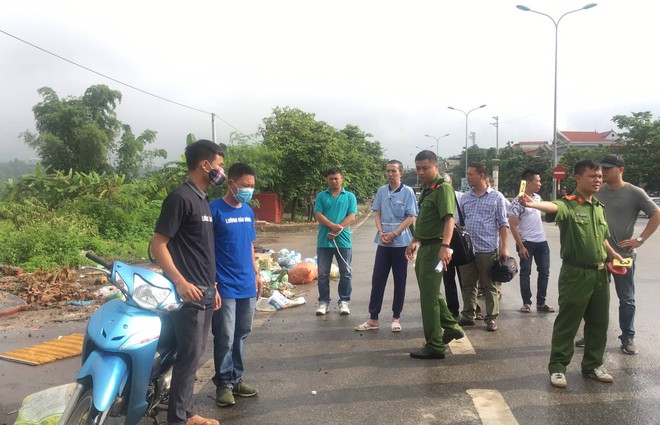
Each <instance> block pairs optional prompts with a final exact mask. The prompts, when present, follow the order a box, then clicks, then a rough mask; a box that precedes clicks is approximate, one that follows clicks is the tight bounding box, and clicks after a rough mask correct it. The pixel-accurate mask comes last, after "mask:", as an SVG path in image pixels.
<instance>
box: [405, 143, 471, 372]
mask: <svg viewBox="0 0 660 425" xmlns="http://www.w3.org/2000/svg"><path fill="white" fill-rule="evenodd" d="M415 167H416V169H417V175H418V176H419V179H420V180H421V181H422V182H423V183H424V185H423V186H422V188H423V192H422V194H421V196H420V198H419V215H418V216H417V221H416V222H415V229H414V232H413V236H414V237H413V240H412V242H411V243H410V245H408V248H406V256H407V257H408V259H410V260H412V259H414V258H415V254H417V260H416V261H415V275H416V276H417V284H418V285H419V298H420V304H421V307H422V324H423V327H424V338H425V340H426V343H425V345H424V347H423V348H422V349H421V350H419V351H414V352H412V353H410V357H412V358H415V359H444V358H445V344H448V343H449V342H450V341H452V340H453V339H460V338H463V337H464V336H465V333H463V330H462V329H461V327H460V326H459V325H458V323H456V319H454V316H453V315H452V314H451V311H449V308H447V302H446V301H445V298H444V297H443V296H442V293H440V283H441V282H442V271H443V270H446V269H447V264H448V263H449V261H450V260H451V249H449V242H450V241H451V237H452V234H453V231H454V217H453V214H454V208H455V195H454V189H453V188H452V187H451V185H449V184H448V183H445V182H444V181H443V180H442V178H441V177H440V174H439V173H438V158H437V157H436V155H435V153H433V152H431V151H428V150H424V151H421V152H420V153H418V154H417V156H416V157H415ZM440 263H441V266H442V269H441V270H440V272H437V271H436V266H438V264H440ZM443 330H444V332H443Z"/></svg>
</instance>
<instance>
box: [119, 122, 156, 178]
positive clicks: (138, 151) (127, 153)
mask: <svg viewBox="0 0 660 425" xmlns="http://www.w3.org/2000/svg"><path fill="white" fill-rule="evenodd" d="M122 127H123V130H124V132H123V134H122V136H121V140H120V142H119V146H118V148H117V161H116V166H115V170H116V172H117V173H118V174H123V175H125V176H126V179H127V180H128V181H133V180H135V179H136V178H137V177H138V176H139V174H140V170H141V169H143V168H145V167H150V166H151V165H152V164H153V159H154V158H163V159H166V158H167V151H166V150H165V149H153V150H147V149H145V147H146V145H148V144H150V143H153V142H154V141H155V140H156V132H155V131H153V130H145V131H144V132H143V133H142V134H141V135H140V136H138V137H135V135H134V134H133V132H132V131H131V127H130V126H129V125H127V124H124V125H123V126H122Z"/></svg>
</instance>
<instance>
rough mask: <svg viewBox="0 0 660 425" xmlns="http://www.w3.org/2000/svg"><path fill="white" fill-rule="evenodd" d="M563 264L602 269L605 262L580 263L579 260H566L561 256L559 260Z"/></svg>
mask: <svg viewBox="0 0 660 425" xmlns="http://www.w3.org/2000/svg"><path fill="white" fill-rule="evenodd" d="M561 261H562V262H563V263H564V264H567V265H569V266H573V267H579V268H581V269H590V270H604V269H605V263H580V262H579V261H573V260H567V259H565V258H562V260H561Z"/></svg>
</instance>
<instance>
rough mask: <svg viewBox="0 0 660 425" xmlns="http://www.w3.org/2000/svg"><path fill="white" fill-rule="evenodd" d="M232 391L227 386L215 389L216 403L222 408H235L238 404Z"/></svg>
mask: <svg viewBox="0 0 660 425" xmlns="http://www.w3.org/2000/svg"><path fill="white" fill-rule="evenodd" d="M232 392H233V391H232V389H231V388H229V387H228V386H227V385H220V386H218V387H215V403H216V404H217V405H218V406H220V407H227V406H233V405H234V404H236V400H234V394H232Z"/></svg>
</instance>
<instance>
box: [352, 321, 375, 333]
mask: <svg viewBox="0 0 660 425" xmlns="http://www.w3.org/2000/svg"><path fill="white" fill-rule="evenodd" d="M377 329H378V326H371V325H370V324H369V323H367V322H364V323H362V324H360V325H357V326H356V327H355V330H356V331H375V330H377Z"/></svg>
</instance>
